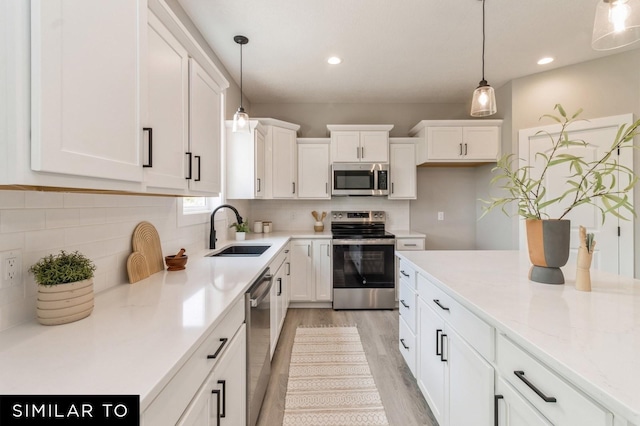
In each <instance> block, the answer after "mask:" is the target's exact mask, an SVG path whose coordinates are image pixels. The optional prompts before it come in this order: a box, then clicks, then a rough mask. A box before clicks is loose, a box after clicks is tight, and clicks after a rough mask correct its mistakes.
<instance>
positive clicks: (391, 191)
mask: <svg viewBox="0 0 640 426" xmlns="http://www.w3.org/2000/svg"><path fill="white" fill-rule="evenodd" d="M391 193H392V194H393V182H391Z"/></svg>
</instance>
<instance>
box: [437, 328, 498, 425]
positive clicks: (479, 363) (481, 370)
mask: <svg viewBox="0 0 640 426" xmlns="http://www.w3.org/2000/svg"><path fill="white" fill-rule="evenodd" d="M445 332H446V334H447V337H446V339H445V341H446V342H447V344H446V350H445V354H446V356H445V358H446V359H447V363H448V367H449V375H448V376H449V404H448V417H449V426H468V425H471V424H477V425H490V424H493V408H494V404H493V402H494V398H493V395H494V388H493V380H494V379H493V378H494V370H493V367H492V366H491V365H490V364H489V363H488V362H487V361H485V360H484V358H482V357H481V356H480V354H478V353H477V352H476V351H475V350H474V349H473V348H472V347H471V346H469V344H467V343H466V342H465V341H464V340H463V339H462V338H461V337H460V336H459V335H458V334H457V333H455V332H454V331H453V329H452V328H451V327H450V326H447V327H446V330H445Z"/></svg>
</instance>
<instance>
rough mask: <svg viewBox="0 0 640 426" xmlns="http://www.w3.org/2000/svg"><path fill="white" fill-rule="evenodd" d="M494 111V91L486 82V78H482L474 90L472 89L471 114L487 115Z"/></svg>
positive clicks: (475, 115)
mask: <svg viewBox="0 0 640 426" xmlns="http://www.w3.org/2000/svg"><path fill="white" fill-rule="evenodd" d="M496 112H497V108H496V92H495V90H493V87H491V86H489V85H488V84H487V81H486V80H482V81H481V82H480V85H479V86H478V87H477V88H476V90H474V91H473V100H472V101H471V116H472V117H488V116H490V115H493V114H495V113H496Z"/></svg>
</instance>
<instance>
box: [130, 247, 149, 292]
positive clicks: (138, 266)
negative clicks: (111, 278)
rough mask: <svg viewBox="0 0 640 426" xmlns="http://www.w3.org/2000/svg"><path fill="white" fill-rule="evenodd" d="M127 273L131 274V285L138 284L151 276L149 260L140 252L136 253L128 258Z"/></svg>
mask: <svg viewBox="0 0 640 426" xmlns="http://www.w3.org/2000/svg"><path fill="white" fill-rule="evenodd" d="M127 273H128V274H129V283H131V284H133V283H137V282H138V281H140V280H143V279H145V278H147V277H149V275H151V274H150V273H149V267H148V266H147V258H146V257H145V256H144V254H142V253H140V252H139V251H134V252H133V253H131V254H130V255H129V257H128V258H127Z"/></svg>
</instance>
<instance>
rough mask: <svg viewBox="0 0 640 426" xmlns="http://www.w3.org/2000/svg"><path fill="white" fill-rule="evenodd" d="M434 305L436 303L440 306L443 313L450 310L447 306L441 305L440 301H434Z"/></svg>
mask: <svg viewBox="0 0 640 426" xmlns="http://www.w3.org/2000/svg"><path fill="white" fill-rule="evenodd" d="M433 303H435V304H436V305H438V306H439V307H440V309H442V310H443V311H448V310H449V308H447V307H446V306H442V305H441V304H440V299H433Z"/></svg>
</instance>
